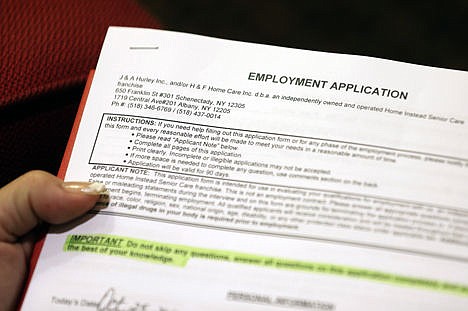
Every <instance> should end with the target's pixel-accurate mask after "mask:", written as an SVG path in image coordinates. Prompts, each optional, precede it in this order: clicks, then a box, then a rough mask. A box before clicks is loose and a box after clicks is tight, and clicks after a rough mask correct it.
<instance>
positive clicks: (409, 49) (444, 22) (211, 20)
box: [140, 0, 468, 70]
mask: <svg viewBox="0 0 468 311" xmlns="http://www.w3.org/2000/svg"><path fill="white" fill-rule="evenodd" d="M140 3H141V4H142V5H144V6H145V7H146V8H148V9H149V10H150V11H151V12H152V14H153V15H155V16H157V17H158V18H159V20H160V21H161V23H162V25H163V28H164V29H169V30H176V31H184V32H190V33H197V34H204V35H210V36H214V37H221V38H226V39H235V40H242V41H249V42H257V43H266V44H273V45H280V46H287V47H294V48H302V49H309V50H316V51H326V52H338V53H348V54H358V55H367V56H376V57H381V58H387V59H393V60H400V61H405V62H411V63H416V64H423V65H430V66H436V67H445V68H452V69H460V70H468V38H467V30H468V0H458V1H395V0H393V1H391V0H383V1H375V0H374V1H345V0H343V1H339V0H328V1H298V0H296V1H294V0H289V1H287V0H271V1H266V0H263V1H254V0H251V1H248V0H238V1H222V0H221V1H220V0H218V1H216V0H198V1H174V0H172V1H171V0H140Z"/></svg>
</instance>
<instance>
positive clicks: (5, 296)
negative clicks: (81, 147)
mask: <svg viewBox="0 0 468 311" xmlns="http://www.w3.org/2000/svg"><path fill="white" fill-rule="evenodd" d="M95 186H96V184H91V183H75V182H72V183H64V182H63V181H62V180H61V179H59V178H57V177H55V176H53V175H51V174H49V173H46V172H43V171H31V172H29V173H26V174H24V175H22V176H21V177H19V178H17V179H15V180H14V181H12V182H11V183H9V184H8V185H6V186H5V187H3V188H1V189H0V310H13V309H14V308H15V307H16V304H17V303H18V299H19V296H20V294H21V290H22V287H23V284H24V281H25V278H26V273H27V266H28V263H29V258H30V256H31V253H32V249H33V245H34V242H35V239H36V238H37V236H35V235H36V234H35V232H34V229H35V228H37V227H38V225H40V224H41V223H42V222H47V223H50V224H60V223H65V222H68V221H70V220H72V219H74V218H77V217H78V216H80V215H82V214H84V213H86V212H87V211H88V210H90V209H91V208H92V207H93V206H94V204H95V203H96V202H97V200H98V198H99V194H100V193H102V191H103V190H104V191H105V188H104V189H102V188H103V185H101V184H98V185H97V187H95Z"/></svg>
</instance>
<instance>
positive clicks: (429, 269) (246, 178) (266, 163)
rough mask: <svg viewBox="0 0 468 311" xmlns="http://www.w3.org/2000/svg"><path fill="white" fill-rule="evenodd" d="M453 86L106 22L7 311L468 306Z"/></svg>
mask: <svg viewBox="0 0 468 311" xmlns="http://www.w3.org/2000/svg"><path fill="white" fill-rule="evenodd" d="M467 86H468V73H466V72H462V71H455V70H447V69H440V68H431V67H426V66H420V65H413V64H407V63H401V62H395V61H389V60H382V59H377V58H371V57H362V56H353V55H340V54H331V53H322V52H313V51H305V50H298V49H291V48H282V47H273V46H266V45H260V44H252V43H244V42H235V41H229V40H222V39H215V38H209V37H203V36H198V35H191V34H184V33H177V32H170V31H161V30H150V29H137V28H119V27H111V28H110V29H109V31H108V34H107V37H106V39H105V42H104V45H103V49H102V52H101V56H100V59H99V62H98V65H97V68H96V72H95V75H94V79H93V81H92V85H91V88H90V90H89V94H88V98H87V102H86V105H85V107H84V111H83V113H82V116H81V121H80V125H79V129H78V132H77V134H76V137H74V139H75V141H74V145H73V149H72V153H71V157H70V160H69V162H68V168H67V172H66V176H65V179H66V180H69V181H75V180H76V181H78V180H89V181H98V182H102V183H104V184H106V186H107V188H108V189H109V193H110V199H109V203H108V204H109V205H108V207H107V208H103V209H101V208H97V209H95V210H93V211H92V212H90V213H89V214H88V215H86V216H85V217H84V218H82V219H80V220H78V221H76V222H73V223H71V224H67V225H63V226H59V227H53V228H52V229H51V232H50V233H49V234H48V235H47V238H46V240H45V243H44V246H43V249H42V252H41V255H40V257H39V261H38V263H37V266H36V269H35V271H34V274H33V278H32V281H31V283H30V285H29V288H28V291H27V294H26V298H25V300H24V304H23V310H115V311H127V310H158V311H163V310H167V311H176V310H272V311H274V310H468V140H467V139H468V104H467V98H468V87H467Z"/></svg>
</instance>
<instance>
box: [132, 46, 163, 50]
mask: <svg viewBox="0 0 468 311" xmlns="http://www.w3.org/2000/svg"><path fill="white" fill-rule="evenodd" d="M158 49H159V46H131V47H130V50H158Z"/></svg>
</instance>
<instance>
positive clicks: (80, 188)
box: [63, 181, 107, 195]
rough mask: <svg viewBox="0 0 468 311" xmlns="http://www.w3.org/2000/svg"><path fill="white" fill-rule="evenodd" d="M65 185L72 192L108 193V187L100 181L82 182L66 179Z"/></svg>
mask: <svg viewBox="0 0 468 311" xmlns="http://www.w3.org/2000/svg"><path fill="white" fill-rule="evenodd" d="M63 187H64V188H65V189H66V190H68V191H71V192H81V193H86V194H93V195H95V194H107V189H106V186H105V185H104V184H101V183H99V182H80V181H66V182H64V183H63Z"/></svg>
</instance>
